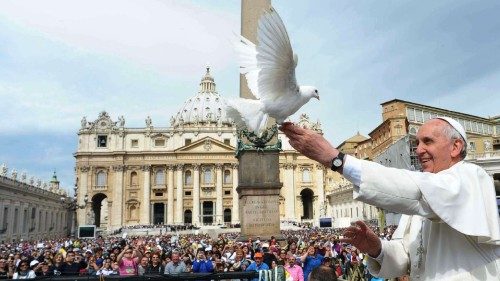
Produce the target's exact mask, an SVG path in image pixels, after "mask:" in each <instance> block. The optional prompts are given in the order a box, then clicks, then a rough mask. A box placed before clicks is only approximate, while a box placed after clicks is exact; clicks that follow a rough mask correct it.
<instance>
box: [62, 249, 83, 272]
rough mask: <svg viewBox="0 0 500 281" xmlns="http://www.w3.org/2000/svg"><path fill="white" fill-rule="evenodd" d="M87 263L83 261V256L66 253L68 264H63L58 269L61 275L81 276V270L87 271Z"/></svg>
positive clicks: (71, 252) (70, 252)
mask: <svg viewBox="0 0 500 281" xmlns="http://www.w3.org/2000/svg"><path fill="white" fill-rule="evenodd" d="M86 268H87V263H86V262H85V261H83V260H81V256H80V255H77V254H76V253H75V252H73V251H68V252H66V262H64V263H62V264H61V266H60V267H59V269H58V272H60V273H61V275H79V274H80V270H82V269H86Z"/></svg>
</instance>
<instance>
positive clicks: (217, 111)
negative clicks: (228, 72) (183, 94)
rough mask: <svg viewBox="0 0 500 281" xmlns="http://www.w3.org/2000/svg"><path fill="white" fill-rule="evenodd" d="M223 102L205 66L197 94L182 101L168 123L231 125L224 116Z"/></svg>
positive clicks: (177, 124)
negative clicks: (205, 70) (180, 106)
mask: <svg viewBox="0 0 500 281" xmlns="http://www.w3.org/2000/svg"><path fill="white" fill-rule="evenodd" d="M225 104H226V103H225V100H224V98H222V97H221V96H220V95H219V93H217V91H216V89H215V82H214V78H213V77H212V76H211V75H210V67H207V72H206V73H205V76H203V78H202V79H201V83H200V90H199V92H198V94H197V95H196V96H194V97H191V98H189V99H188V100H186V101H185V102H184V105H183V106H182V108H181V109H180V110H179V111H178V112H177V114H176V115H175V116H173V117H172V118H171V120H170V125H171V126H172V127H180V126H200V125H204V126H218V127H222V126H232V123H233V122H232V120H231V119H230V118H228V117H226V110H225V107H226V106H225Z"/></svg>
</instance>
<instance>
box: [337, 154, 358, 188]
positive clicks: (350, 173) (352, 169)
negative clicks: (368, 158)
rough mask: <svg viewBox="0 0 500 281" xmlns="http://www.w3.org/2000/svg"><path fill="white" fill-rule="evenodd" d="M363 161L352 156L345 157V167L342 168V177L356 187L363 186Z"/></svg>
mask: <svg viewBox="0 0 500 281" xmlns="http://www.w3.org/2000/svg"><path fill="white" fill-rule="evenodd" d="M360 161H361V160H359V159H357V158H355V157H352V156H351V155H346V156H345V161H344V167H343V168H342V175H343V176H344V177H345V178H346V179H347V180H348V181H350V182H352V183H353V184H354V185H355V186H359V185H360V184H361V162H360Z"/></svg>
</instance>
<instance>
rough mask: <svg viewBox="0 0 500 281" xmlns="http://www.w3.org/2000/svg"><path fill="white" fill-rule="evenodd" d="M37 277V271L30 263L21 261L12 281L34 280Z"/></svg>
mask: <svg viewBox="0 0 500 281" xmlns="http://www.w3.org/2000/svg"><path fill="white" fill-rule="evenodd" d="M35 277H36V274H35V271H33V270H32V269H31V268H30V264H29V262H28V261H27V260H21V261H20V262H19V266H18V268H17V269H16V272H14V275H13V276H12V279H34V278H35Z"/></svg>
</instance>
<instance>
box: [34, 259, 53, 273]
mask: <svg viewBox="0 0 500 281" xmlns="http://www.w3.org/2000/svg"><path fill="white" fill-rule="evenodd" d="M35 274H36V276H37V277H39V276H44V277H48V276H54V269H53V268H52V265H51V264H50V263H49V262H47V261H42V262H40V270H39V271H35Z"/></svg>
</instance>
